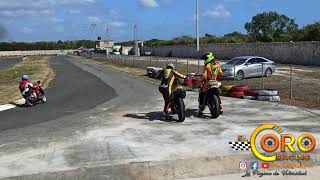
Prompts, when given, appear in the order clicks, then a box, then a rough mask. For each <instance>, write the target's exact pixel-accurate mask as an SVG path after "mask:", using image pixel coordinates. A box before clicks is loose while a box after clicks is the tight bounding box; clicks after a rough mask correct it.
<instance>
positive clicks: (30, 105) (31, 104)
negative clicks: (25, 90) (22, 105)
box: [26, 99, 33, 107]
mask: <svg viewBox="0 0 320 180" xmlns="http://www.w3.org/2000/svg"><path fill="white" fill-rule="evenodd" d="M26 105H27V106H28V107H32V106H33V103H32V102H30V100H28V99H26Z"/></svg>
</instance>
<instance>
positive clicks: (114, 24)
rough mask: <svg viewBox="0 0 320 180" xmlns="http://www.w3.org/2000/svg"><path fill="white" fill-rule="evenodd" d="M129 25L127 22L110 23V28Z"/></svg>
mask: <svg viewBox="0 0 320 180" xmlns="http://www.w3.org/2000/svg"><path fill="white" fill-rule="evenodd" d="M126 25H127V24H126V23H125V22H122V21H111V22H109V23H108V26H111V27H116V28H117V27H124V26H126Z"/></svg>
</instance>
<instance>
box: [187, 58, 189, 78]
mask: <svg viewBox="0 0 320 180" xmlns="http://www.w3.org/2000/svg"><path fill="white" fill-rule="evenodd" d="M188 74H189V59H187V75H188Z"/></svg>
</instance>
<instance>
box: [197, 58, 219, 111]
mask: <svg viewBox="0 0 320 180" xmlns="http://www.w3.org/2000/svg"><path fill="white" fill-rule="evenodd" d="M201 59H202V60H204V66H203V74H202V81H201V82H202V83H201V87H200V92H199V115H202V112H203V111H204V109H205V105H204V102H203V101H204V97H205V94H206V92H207V89H208V82H209V80H216V79H217V77H218V76H223V71H222V69H221V66H220V64H219V63H218V62H216V61H215V59H214V56H213V54H212V53H211V52H209V53H206V54H205V55H203V56H202V58H201ZM221 108H222V107H221ZM221 111H222V110H221Z"/></svg>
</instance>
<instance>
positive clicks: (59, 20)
mask: <svg viewBox="0 0 320 180" xmlns="http://www.w3.org/2000/svg"><path fill="white" fill-rule="evenodd" d="M51 21H52V22H55V23H60V22H64V19H60V18H56V17H53V18H51Z"/></svg>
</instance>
